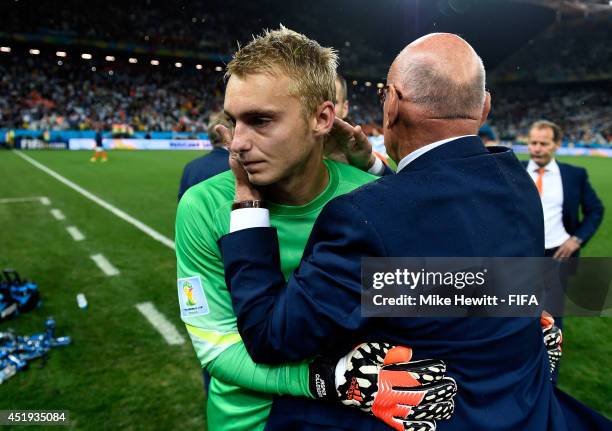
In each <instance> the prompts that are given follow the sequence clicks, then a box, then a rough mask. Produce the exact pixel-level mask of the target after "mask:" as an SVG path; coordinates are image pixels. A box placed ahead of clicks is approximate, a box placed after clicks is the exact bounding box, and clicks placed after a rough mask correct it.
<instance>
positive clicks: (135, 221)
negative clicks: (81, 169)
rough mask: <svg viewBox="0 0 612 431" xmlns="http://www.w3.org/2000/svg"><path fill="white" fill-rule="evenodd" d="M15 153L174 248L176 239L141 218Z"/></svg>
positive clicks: (18, 153) (23, 155)
mask: <svg viewBox="0 0 612 431" xmlns="http://www.w3.org/2000/svg"><path fill="white" fill-rule="evenodd" d="M13 153H15V154H16V155H17V156H19V157H21V158H22V159H24V160H25V161H26V162H28V163H30V164H31V165H33V166H35V167H37V168H38V169H40V170H41V171H43V172H45V173H46V174H48V175H51V176H52V177H53V178H55V179H56V180H58V181H59V182H61V183H63V184H64V185H66V186H68V187H70V188H71V189H73V190H74V191H76V192H78V193H80V194H81V195H83V196H85V197H86V198H87V199H89V200H92V201H94V202H95V203H97V204H98V205H100V206H101V207H102V208H104V209H106V210H108V211H110V212H111V213H113V214H114V215H116V216H117V217H119V218H120V219H122V220H124V221H126V222H128V223H129V224H131V225H132V226H134V227H135V228H136V229H138V230H140V231H142V232H144V233H145V234H147V235H148V236H150V237H151V238H153V239H154V240H156V241H159V242H161V243H162V244H163V245H165V246H166V247H168V248H171V249H172V250H174V241H172V240H171V239H170V238H168V237H166V236H164V235H162V234H161V233H159V232H157V231H156V230H155V229H153V228H151V227H149V226H147V225H146V224H144V223H143V222H141V221H140V220H138V219H136V218H134V217H132V216H131V215H129V214H127V213H126V212H124V211H122V210H120V209H119V208H117V207H115V206H113V205H111V204H109V203H108V202H106V201H105V200H103V199H101V198H99V197H98V196H96V195H94V194H93V193H91V192H90V191H88V190H85V189H84V188H83V187H81V186H79V185H78V184H76V183H74V182H72V181H70V180H69V179H67V178H65V177H63V176H62V175H60V174H58V173H57V172H55V171H54V170H52V169H49V168H48V167H46V166H45V165H43V164H42V163H39V162H37V161H36V160H34V159H33V158H31V157H30V156H26V155H25V154H23V153H22V152H21V151H16V150H13Z"/></svg>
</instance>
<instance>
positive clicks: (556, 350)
mask: <svg viewBox="0 0 612 431" xmlns="http://www.w3.org/2000/svg"><path fill="white" fill-rule="evenodd" d="M540 325H541V326H542V332H543V334H544V345H545V346H546V352H547V353H548V362H549V363H550V375H551V376H552V375H553V373H554V372H555V370H556V369H557V365H559V361H560V360H561V354H562V352H561V343H562V342H563V334H562V333H561V329H559V328H558V327H557V326H556V325H555V319H554V317H552V316H551V315H550V314H549V313H547V312H546V311H543V312H542V315H541V316H540Z"/></svg>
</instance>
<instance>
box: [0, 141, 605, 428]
mask: <svg viewBox="0 0 612 431" xmlns="http://www.w3.org/2000/svg"><path fill="white" fill-rule="evenodd" d="M27 154H28V155H29V156H31V157H33V158H34V159H36V160H38V161H39V162H41V163H43V164H44V165H46V166H48V167H49V168H51V169H53V170H55V171H57V172H58V173H60V174H61V175H63V176H65V177H66V178H68V179H70V180H72V181H74V182H76V183H77V184H79V185H80V186H82V187H83V188H85V189H87V190H89V191H90V192H92V193H94V194H96V195H98V196H99V197H101V198H102V199H104V200H106V201H107V202H109V203H111V204H112V205H115V206H116V207H118V208H120V209H122V210H123V211H125V212H127V213H128V214H130V215H131V216H133V217H136V218H137V219H139V220H141V221H142V222H144V223H146V224H147V225H149V226H150V227H152V228H154V229H155V230H157V231H159V232H160V233H162V234H163V235H165V236H167V237H169V238H173V236H174V227H173V226H174V214H175V208H176V193H177V189H178V182H179V178H180V174H181V171H182V168H183V166H184V165H185V164H186V163H187V162H188V161H189V160H191V159H193V158H195V157H198V156H199V155H200V154H201V153H197V152H191V151H175V152H172V151H163V152H162V151H160V152H155V151H135V152H128V151H124V152H111V153H110V154H109V159H110V161H109V162H108V163H105V164H103V163H95V164H93V163H90V162H89V161H88V159H89V156H90V153H89V152H78V151H77V152H52V151H49V152H32V151H30V152H28V153H27ZM563 160H564V161H569V162H571V163H573V164H576V165H581V166H585V167H587V168H588V170H589V174H590V177H591V182H592V184H593V186H594V187H595V189H596V190H597V192H598V193H599V195H600V197H601V199H602V200H603V201H604V204H605V205H606V207H607V208H612V176H611V175H610V174H609V172H610V168H611V167H612V160H606V159H595V158H566V159H563ZM0 171H1V172H3V173H4V175H3V179H2V182H1V183H0V198H9V197H24V196H47V197H49V198H50V199H51V206H43V205H41V204H40V203H38V202H29V203H12V204H0V223H1V226H2V227H3V234H2V240H1V241H0V267H6V266H12V267H15V268H17V269H18V270H19V271H20V272H21V273H22V274H23V275H25V276H28V277H30V278H32V279H34V280H36V281H37V282H38V283H39V286H40V290H41V294H42V297H43V301H44V303H43V305H42V307H40V308H39V309H37V310H35V311H33V312H31V313H29V314H27V315H23V316H20V317H18V318H17V319H15V320H12V321H9V322H6V323H3V324H0V331H2V330H6V329H7V328H9V327H12V328H14V329H15V330H16V331H17V332H18V333H22V334H28V333H33V332H38V331H40V330H42V328H43V325H44V320H45V318H46V317H47V316H49V315H52V316H54V317H55V318H56V320H57V328H58V329H57V332H58V334H60V335H64V334H66V335H70V336H71V337H72V338H73V344H72V345H71V346H69V347H65V348H58V349H56V350H54V351H52V352H51V354H50V357H49V360H48V361H47V363H46V364H45V366H44V368H40V364H41V361H38V362H33V363H32V366H31V369H30V370H28V371H26V372H22V373H18V374H17V375H16V376H15V377H13V378H12V379H11V380H9V381H8V382H7V383H6V384H3V385H1V386H0V410H2V409H67V410H70V412H71V418H72V421H73V424H72V428H74V429H84V428H86V429H117V428H122V429H128V430H129V429H164V430H165V429H205V409H204V396H203V393H202V379H201V374H200V370H199V368H198V366H197V361H196V359H195V355H194V353H193V351H192V348H191V345H190V343H189V341H188V340H186V343H185V344H184V345H182V346H178V347H177V346H169V345H167V344H166V343H165V342H164V340H163V339H162V338H161V336H160V335H159V334H158V333H157V331H155V330H154V329H153V328H152V327H151V326H150V325H149V323H148V322H147V321H145V319H144V318H143V317H142V316H141V315H140V313H139V312H138V311H137V310H136V308H135V307H134V306H135V304H137V303H139V302H144V301H151V302H153V303H154V305H155V306H156V307H157V308H158V309H159V310H160V311H161V312H162V313H163V314H164V315H165V316H167V318H168V319H169V320H170V321H171V322H172V323H173V324H174V325H175V326H176V327H177V328H179V331H180V332H181V333H183V334H184V331H183V329H182V325H181V322H180V318H179V316H178V310H177V305H176V293H175V292H176V291H175V289H176V288H175V271H176V270H175V259H174V253H173V251H172V250H171V249H169V248H167V247H166V246H164V245H162V244H161V243H159V242H157V241H154V240H153V239H151V238H150V237H148V236H146V235H144V234H143V233H142V232H140V231H139V230H137V229H135V228H134V227H133V226H131V225H129V224H128V223H126V222H125V221H123V220H121V219H119V218H117V217H115V216H114V215H113V214H111V213H110V212H108V211H107V210H105V209H103V208H101V207H100V206H98V205H96V204H95V203H93V202H91V201H89V200H87V199H85V198H84V197H83V196H81V195H80V194H78V193H76V192H75V191H74V190H72V189H70V188H68V187H66V186H65V185H63V184H61V183H59V182H58V181H57V180H55V179H53V178H51V177H50V176H49V175H47V174H45V173H43V172H42V171H40V170H38V169H36V168H34V167H33V166H32V165H30V164H29V163H27V162H25V161H24V160H21V159H20V158H18V157H17V156H16V155H15V154H13V153H10V152H8V151H2V152H0ZM50 208H58V209H60V210H61V211H62V212H63V213H64V214H65V215H66V220H63V221H58V220H55V219H54V218H53V217H51V215H50V213H49V210H50ZM610 220H612V219H611V218H610V217H609V216H608V215H606V216H605V218H604V223H603V225H602V226H601V228H600V229H599V231H598V232H597V234H596V236H595V238H594V239H593V240H592V241H591V243H589V245H588V246H587V248H586V249H585V252H584V255H585V256H610V255H611V253H610V252H611V251H612V222H610ZM71 225H74V226H77V227H78V228H79V229H80V230H81V231H82V232H83V233H84V234H85V236H86V239H85V240H84V241H81V242H75V241H73V240H72V239H71V238H70V236H69V235H68V233H67V232H66V230H65V228H66V227H67V226H71ZM96 253H102V254H104V255H105V256H106V257H107V258H108V259H109V260H110V261H111V263H112V264H113V265H114V266H116V267H117V268H118V269H119V270H120V271H121V274H120V275H119V276H117V277H106V276H104V275H103V274H102V273H101V272H100V270H99V269H98V268H97V267H96V266H95V264H94V263H93V261H92V260H91V259H90V258H89V256H90V255H92V254H96ZM78 292H83V293H85V295H86V296H87V298H88V301H89V304H90V305H89V308H88V309H86V310H80V309H79V308H77V305H76V300H75V296H76V294H77V293H78ZM565 325H566V329H565V337H564V356H563V360H562V362H561V363H562V365H561V379H560V386H561V387H562V388H563V389H564V390H566V391H567V392H569V393H570V394H572V395H574V396H575V397H577V398H578V399H580V400H581V401H583V402H585V403H587V404H588V405H590V406H591V407H593V408H595V409H597V410H598V411H600V412H603V413H604V414H606V415H607V416H612V402H611V401H610V397H609V395H610V394H611V393H612V373H611V371H610V367H609V366H608V364H607V360H608V359H607V358H609V357H610V355H611V354H612V340H611V339H610V335H609V334H610V333H611V329H612V321H611V320H610V319H602V318H567V319H566V323H565ZM508 348H509V350H511V348H512V346H508Z"/></svg>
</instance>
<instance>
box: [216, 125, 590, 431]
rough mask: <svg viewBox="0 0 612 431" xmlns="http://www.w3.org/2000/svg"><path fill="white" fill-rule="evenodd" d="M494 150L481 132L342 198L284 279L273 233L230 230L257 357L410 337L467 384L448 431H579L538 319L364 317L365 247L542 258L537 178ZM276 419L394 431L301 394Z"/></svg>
mask: <svg viewBox="0 0 612 431" xmlns="http://www.w3.org/2000/svg"><path fill="white" fill-rule="evenodd" d="M492 151H494V152H493V153H489V152H488V151H487V150H486V149H485V147H484V146H483V145H482V143H481V141H480V139H478V138H476V137H473V138H472V137H468V138H461V139H457V140H455V141H451V142H449V143H447V144H444V145H442V146H440V147H438V148H435V149H433V150H431V151H429V152H427V153H426V154H424V155H422V156H421V157H419V158H418V159H416V160H415V161H413V162H412V163H411V164H410V165H408V166H407V167H406V168H404V169H403V170H402V171H401V172H399V173H398V174H397V175H389V176H385V177H383V178H381V179H380V180H378V181H376V182H373V183H370V184H367V185H365V186H363V187H361V188H359V189H357V190H355V191H353V192H352V193H349V194H347V195H344V196H341V197H338V198H336V199H334V200H332V201H331V202H329V203H328V204H327V206H326V207H325V208H324V209H323V211H322V212H321V214H320V215H319V217H318V219H317V221H316V223H315V225H314V227H313V230H312V234H311V236H310V239H309V241H308V243H307V246H306V248H305V251H304V256H303V259H302V262H301V264H300V267H299V268H298V269H297V270H296V271H295V273H294V274H293V276H292V277H291V278H290V279H289V281H288V282H286V281H285V280H284V278H283V275H282V273H281V272H280V270H279V266H278V263H279V254H278V243H277V239H276V233H275V230H274V229H272V228H255V229H246V230H242V231H238V232H235V233H232V234H229V235H226V236H225V237H223V238H222V239H221V240H220V246H221V250H222V252H223V258H224V263H225V274H226V281H227V284H228V287H230V289H231V294H232V298H233V304H234V310H235V311H236V314H237V316H238V328H239V330H240V333H241V335H242V338H243V340H244V343H245V345H246V347H247V349H248V351H249V353H250V354H251V356H252V357H253V359H254V360H255V361H257V362H266V363H279V362H286V361H298V360H302V359H306V358H311V357H313V356H315V355H317V354H322V353H326V354H332V355H333V354H337V355H338V357H339V356H340V355H341V354H343V353H345V352H346V351H348V350H349V349H350V348H351V347H352V346H354V345H355V344H358V343H360V342H363V341H387V342H390V343H394V344H401V345H407V346H411V347H412V348H413V349H414V359H417V360H418V359H425V358H436V359H442V360H444V361H446V363H447V366H448V374H449V375H450V376H452V377H453V378H455V379H456V381H457V385H458V388H459V392H458V395H457V398H456V408H455V415H454V417H453V418H452V419H451V420H450V421H448V422H440V423H439V424H438V429H439V430H441V431H442V430H480V431H487V430H491V431H493V430H495V431H510V430H512V431H514V430H556V431H565V430H569V429H570V428H568V427H567V425H566V423H565V419H564V416H563V411H562V407H561V406H560V404H559V402H558V401H557V398H556V397H555V395H554V392H553V386H552V385H551V383H550V372H549V365H548V359H547V356H546V353H545V348H544V344H543V341H542V331H541V328H540V324H539V322H538V320H537V319H517V318H513V319H510V318H505V319H502V318H471V319H451V318H445V319H434V318H410V319H409V318H376V319H373V318H370V319H368V318H364V317H362V315H361V303H360V292H361V280H360V274H361V258H362V257H363V256H374V257H376V256H425V257H428V256H542V254H543V250H544V226H543V215H542V207H541V203H540V199H539V196H538V194H537V191H536V189H535V187H534V186H533V181H532V180H531V178H529V176H528V175H527V173H526V171H525V169H524V168H523V167H522V166H521V164H520V163H519V161H518V160H517V159H516V157H515V155H514V154H513V153H512V152H511V151H509V150H507V149H500V148H498V149H494V150H492ZM267 428H268V429H279V430H280V429H283V430H284V429H291V430H311V429H312V430H315V429H328V430H344V429H346V430H388V429H389V428H388V427H387V426H386V425H385V424H383V423H382V422H380V421H378V420H377V419H375V418H373V417H369V416H366V415H365V414H363V413H361V412H359V411H357V410H353V409H350V408H347V407H342V406H339V405H333V404H327V403H321V402H316V401H313V400H305V399H300V398H291V397H280V398H277V399H275V402H274V405H273V408H272V412H271V416H270V419H269V421H268V426H267ZM571 429H584V428H571Z"/></svg>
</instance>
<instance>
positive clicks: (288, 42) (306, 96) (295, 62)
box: [225, 25, 338, 115]
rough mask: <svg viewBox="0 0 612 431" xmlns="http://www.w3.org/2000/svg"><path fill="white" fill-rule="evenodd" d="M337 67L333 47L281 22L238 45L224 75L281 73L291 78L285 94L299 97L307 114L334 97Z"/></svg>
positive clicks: (240, 75)
mask: <svg viewBox="0 0 612 431" xmlns="http://www.w3.org/2000/svg"><path fill="white" fill-rule="evenodd" d="M337 66H338V56H337V54H336V52H335V50H334V49H333V48H324V47H322V46H321V45H319V44H318V43H317V42H316V41H314V40H312V39H309V38H307V37H306V36H304V35H303V34H300V33H297V32H295V31H293V30H289V29H288V28H286V27H284V26H282V25H281V27H280V29H278V30H265V31H264V32H263V34H261V35H259V36H255V37H253V40H252V41H251V42H249V43H248V44H247V45H245V46H244V47H239V48H238V51H236V53H235V54H234V56H233V58H232V60H231V61H230V62H229V64H228V65H227V71H226V73H225V77H226V78H228V79H229V78H230V77H231V76H232V75H236V76H237V77H239V78H244V77H245V76H246V75H251V74H256V73H267V74H270V75H277V74H278V73H279V72H281V73H284V74H286V75H287V76H288V77H289V78H290V79H291V80H292V81H293V83H292V84H291V85H290V88H289V94H290V95H291V96H295V97H298V98H300V100H301V103H302V108H303V110H304V113H305V114H306V115H311V114H312V113H313V112H314V111H315V110H316V108H317V106H319V105H320V104H321V103H323V102H326V101H330V102H332V103H334V101H335V100H336V86H335V80H336V67H337Z"/></svg>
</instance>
